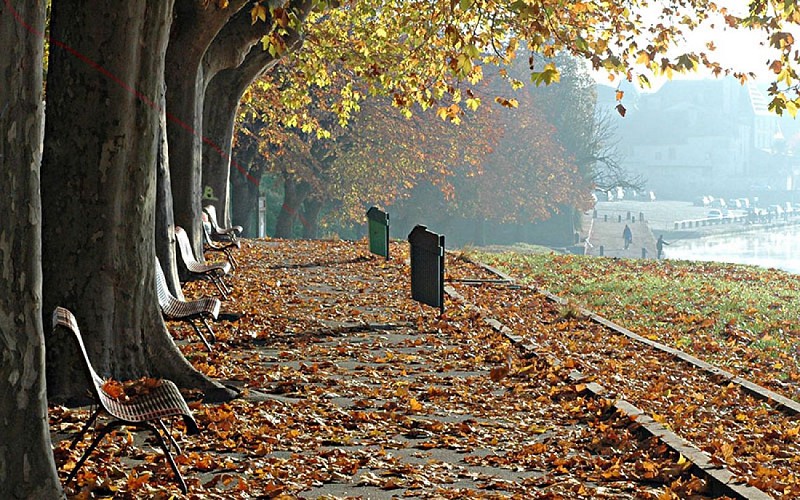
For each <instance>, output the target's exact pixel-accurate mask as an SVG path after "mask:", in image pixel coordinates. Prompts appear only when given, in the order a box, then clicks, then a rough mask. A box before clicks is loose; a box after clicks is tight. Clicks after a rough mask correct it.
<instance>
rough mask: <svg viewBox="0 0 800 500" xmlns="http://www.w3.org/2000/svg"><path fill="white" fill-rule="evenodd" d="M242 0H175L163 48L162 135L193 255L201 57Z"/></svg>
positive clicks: (197, 240) (197, 235)
mask: <svg viewBox="0 0 800 500" xmlns="http://www.w3.org/2000/svg"><path fill="white" fill-rule="evenodd" d="M245 4H246V0H233V1H230V2H228V6H227V8H225V9H223V8H219V7H218V6H217V2H197V1H196V0H176V2H175V16H174V20H173V23H172V29H171V30H170V34H169V36H170V40H169V45H168V47H167V49H166V73H165V79H166V82H167V115H168V117H169V121H168V123H167V138H168V142H169V149H170V155H171V157H172V161H171V162H170V174H171V175H170V176H171V178H172V179H173V181H174V182H173V183H172V197H173V204H174V205H173V206H174V216H175V224H176V225H178V226H181V227H183V228H184V229H185V230H186V232H187V234H188V235H189V238H190V240H191V241H192V246H193V248H194V251H195V254H197V255H202V254H201V253H198V252H200V251H201V250H202V241H203V240H202V232H201V230H200V224H201V212H202V207H201V197H202V194H203V193H202V182H201V181H202V179H201V174H202V171H201V168H202V167H201V154H202V150H201V146H200V145H201V141H202V140H203V130H202V127H203V121H202V118H203V95H204V92H205V77H204V75H203V67H202V62H203V57H204V55H205V53H206V50H208V47H209V46H210V45H211V43H212V42H213V40H214V38H215V37H216V36H217V34H218V33H219V32H220V30H221V29H222V28H223V27H224V26H225V23H227V22H228V20H229V19H230V18H231V16H232V15H234V14H236V12H237V11H238V10H240V9H241V8H242V6H243V5H245Z"/></svg>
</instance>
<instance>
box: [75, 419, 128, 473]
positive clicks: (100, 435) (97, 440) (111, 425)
mask: <svg viewBox="0 0 800 500" xmlns="http://www.w3.org/2000/svg"><path fill="white" fill-rule="evenodd" d="M120 425H122V423H121V422H111V423H109V424H108V425H106V426H105V427H103V428H102V429H100V430H99V431H98V433H97V436H95V438H94V440H93V441H92V444H90V445H89V447H88V448H86V451H84V452H83V456H81V459H80V460H78V463H77V464H75V467H74V468H73V469H72V472H70V473H69V476H68V477H67V483H66V484H67V485H69V483H70V482H71V481H72V480H73V479H75V476H76V475H77V474H78V471H79V470H80V468H81V467H83V464H84V463H85V462H86V459H87V458H89V455H91V454H92V451H94V449H95V448H96V447H97V445H98V444H100V441H102V440H103V438H104V437H106V434H108V433H109V432H111V431H112V430H113V429H115V428H117V427H119V426H120Z"/></svg>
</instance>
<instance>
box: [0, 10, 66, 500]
mask: <svg viewBox="0 0 800 500" xmlns="http://www.w3.org/2000/svg"><path fill="white" fill-rule="evenodd" d="M45 7H46V4H45V2H44V0H41V1H40V0H20V1H15V2H14V6H13V7H12V6H11V2H10V1H8V0H5V1H2V2H0V20H2V22H0V46H2V47H3V51H2V54H0V75H3V84H2V85H0V185H2V186H3V196H0V213H2V214H3V218H4V222H3V224H0V261H1V262H2V266H0V267H1V268H2V269H3V272H2V273H0V380H2V383H0V498H31V499H34V498H63V496H64V493H63V491H62V489H61V483H60V481H59V479H58V474H57V472H56V466H55V462H54V460H53V451H52V443H51V441H50V428H49V425H48V420H47V396H46V390H45V365H44V335H43V329H42V267H41V266H42V264H41V263H42V253H41V252H42V248H41V230H42V226H41V198H40V195H39V169H40V165H41V159H42V132H43V130H42V126H43V124H44V108H43V106H42V98H43V95H42V88H43V87H42V78H43V76H42V61H43V58H44V45H43V40H44V38H43V33H44V24H45Z"/></svg>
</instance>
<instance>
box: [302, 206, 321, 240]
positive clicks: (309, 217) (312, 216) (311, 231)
mask: <svg viewBox="0 0 800 500" xmlns="http://www.w3.org/2000/svg"><path fill="white" fill-rule="evenodd" d="M320 211H322V201H320V200H318V199H316V198H306V200H305V201H304V202H303V219H304V220H305V223H304V224H303V238H305V239H307V240H315V239H317V238H318V237H319V213H320Z"/></svg>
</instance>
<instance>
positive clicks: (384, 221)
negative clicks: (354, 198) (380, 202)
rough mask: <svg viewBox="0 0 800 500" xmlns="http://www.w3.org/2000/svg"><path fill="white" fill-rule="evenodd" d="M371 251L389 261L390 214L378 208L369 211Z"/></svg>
mask: <svg viewBox="0 0 800 500" xmlns="http://www.w3.org/2000/svg"><path fill="white" fill-rule="evenodd" d="M367 221H368V224H369V251H370V252H372V253H374V254H375V255H381V256H383V257H386V260H389V214H387V213H386V212H384V211H382V210H380V209H379V208H377V207H372V208H370V209H369V210H367Z"/></svg>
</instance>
